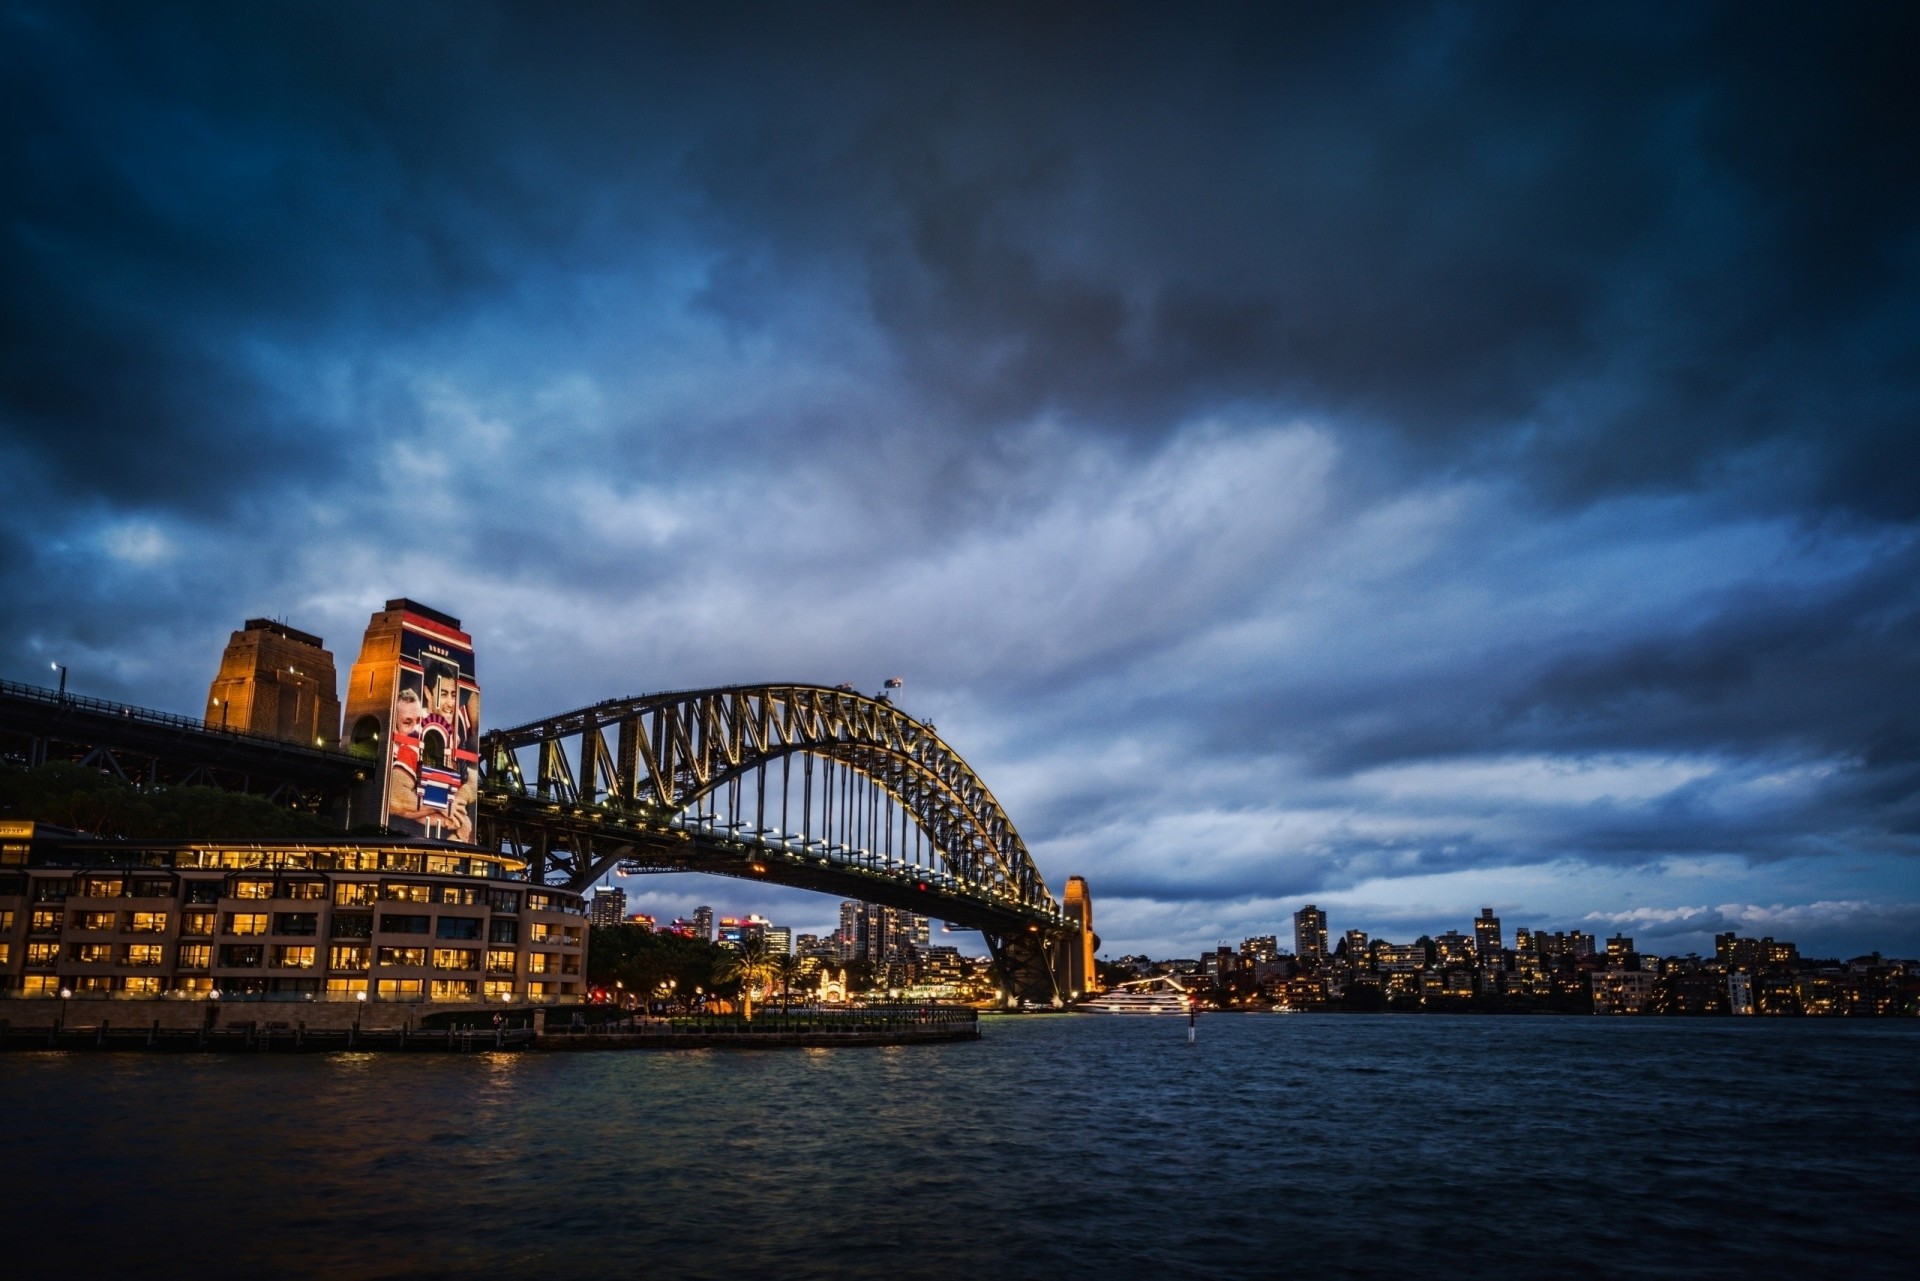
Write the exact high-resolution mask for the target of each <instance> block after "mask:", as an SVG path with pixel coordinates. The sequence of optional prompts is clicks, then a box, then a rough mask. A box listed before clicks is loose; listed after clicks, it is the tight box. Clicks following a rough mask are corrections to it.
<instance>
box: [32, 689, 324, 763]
mask: <svg viewBox="0 0 1920 1281" xmlns="http://www.w3.org/2000/svg"><path fill="white" fill-rule="evenodd" d="M0 695H6V696H8V697H12V698H24V699H29V700H31V701H33V702H38V703H45V704H47V705H49V706H51V707H61V708H68V707H70V708H74V709H75V710H78V711H83V712H94V713H97V714H100V715H103V716H112V717H115V718H117V719H119V720H122V721H125V722H127V723H128V724H133V725H152V726H156V727H164V728H167V729H184V730H190V731H192V732H194V733H198V734H219V735H222V736H224V737H227V738H234V739H239V740H241V741H243V742H247V743H258V744H262V745H271V746H273V747H274V748H276V749H278V750H281V751H285V752H292V753H296V754H303V755H307V756H311V757H315V758H317V759H320V760H328V761H338V760H342V759H349V758H348V757H347V754H346V753H344V752H341V751H337V750H333V749H329V748H324V747H309V746H307V745H306V744H304V743H290V742H288V741H287V740H285V739H282V738H274V737H272V736H270V735H267V734H255V733H253V732H252V731H250V730H243V729H229V728H228V727H227V726H225V725H216V724H214V723H212V722H211V721H204V720H200V719H199V718H197V717H193V716H180V715H177V714H175V713H173V712H161V711H155V710H154V709H153V708H151V707H135V706H133V705H132V704H130V703H113V702H109V701H107V700H106V699H104V698H88V697H87V696H86V695H84V694H62V693H61V692H60V691H58V690H52V689H47V688H45V687H44V686H40V685H22V684H20V683H19V682H17V681H6V680H0Z"/></svg>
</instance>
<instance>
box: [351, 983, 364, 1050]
mask: <svg viewBox="0 0 1920 1281" xmlns="http://www.w3.org/2000/svg"><path fill="white" fill-rule="evenodd" d="M366 1010H367V994H366V993H365V992H355V993H354V994H353V1039H354V1040H356V1041H357V1040H359V1039H360V1016H361V1015H362V1014H364V1013H366Z"/></svg>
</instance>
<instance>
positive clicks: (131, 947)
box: [126, 943, 166, 965]
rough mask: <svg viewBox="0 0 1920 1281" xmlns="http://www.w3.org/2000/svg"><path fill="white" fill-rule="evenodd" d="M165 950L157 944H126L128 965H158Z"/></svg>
mask: <svg viewBox="0 0 1920 1281" xmlns="http://www.w3.org/2000/svg"><path fill="white" fill-rule="evenodd" d="M165 952H166V949H165V948H164V947H162V946H160V944H158V943H129V944H127V959H126V964H128V965H158V964H160V960H161V957H162V956H163V955H164V954H165Z"/></svg>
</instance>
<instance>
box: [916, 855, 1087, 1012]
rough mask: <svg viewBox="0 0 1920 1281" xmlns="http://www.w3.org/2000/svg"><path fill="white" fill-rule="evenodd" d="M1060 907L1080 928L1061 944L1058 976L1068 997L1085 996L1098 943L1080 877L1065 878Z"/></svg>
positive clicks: (1084, 880)
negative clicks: (1062, 962) (1063, 951)
mask: <svg viewBox="0 0 1920 1281" xmlns="http://www.w3.org/2000/svg"><path fill="white" fill-rule="evenodd" d="M1060 906H1061V908H1062V909H1063V910H1064V912H1065V913H1066V916H1067V919H1068V920H1070V921H1073V922H1075V923H1076V924H1078V925H1079V927H1080V933H1079V935H1078V937H1076V938H1072V939H1069V940H1067V942H1066V944H1065V947H1066V962H1067V964H1066V967H1065V969H1064V971H1063V972H1062V975H1061V978H1062V979H1063V981H1064V984H1065V986H1066V989H1067V996H1068V997H1069V998H1072V997H1075V996H1085V995H1086V994H1087V993H1089V992H1091V991H1093V990H1094V985H1095V983H1096V982H1097V981H1098V976H1099V971H1098V970H1096V969H1095V968H1094V963H1093V955H1094V948H1095V944H1096V943H1097V942H1098V940H1096V939H1095V938H1094V934H1093V895H1092V894H1090V893H1089V892H1088V891H1087V880H1086V878H1085V877H1084V876H1069V877H1068V878H1067V889H1066V893H1065V894H1063V895H1062V896H1061V899H1060ZM922 919H923V920H924V919H925V918H924V917H923V918H922ZM922 946H924V944H922Z"/></svg>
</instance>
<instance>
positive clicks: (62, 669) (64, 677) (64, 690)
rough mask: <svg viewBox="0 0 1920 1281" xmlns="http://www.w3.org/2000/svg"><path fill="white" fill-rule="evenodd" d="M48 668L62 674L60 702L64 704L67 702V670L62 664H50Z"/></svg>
mask: <svg viewBox="0 0 1920 1281" xmlns="http://www.w3.org/2000/svg"><path fill="white" fill-rule="evenodd" d="M47 666H49V667H51V668H53V670H54V671H56V672H59V673H60V701H61V702H63V703H64V702H66V701H67V669H66V667H65V666H64V665H62V664H60V663H49V664H47Z"/></svg>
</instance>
